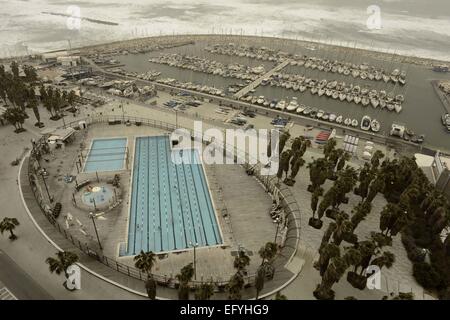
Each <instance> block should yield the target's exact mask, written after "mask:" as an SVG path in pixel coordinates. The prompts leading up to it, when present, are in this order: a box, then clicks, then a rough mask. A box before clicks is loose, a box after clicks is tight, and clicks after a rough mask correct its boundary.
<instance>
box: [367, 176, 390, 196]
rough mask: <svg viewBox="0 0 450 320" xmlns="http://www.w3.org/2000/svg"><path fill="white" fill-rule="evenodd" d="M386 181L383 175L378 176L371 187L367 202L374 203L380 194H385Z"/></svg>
mask: <svg viewBox="0 0 450 320" xmlns="http://www.w3.org/2000/svg"><path fill="white" fill-rule="evenodd" d="M384 184H385V183H384V181H383V177H382V175H381V174H378V176H377V178H375V180H373V181H372V182H371V183H370V185H369V191H368V193H367V197H366V199H365V200H366V201H367V202H372V201H373V199H375V197H376V195H377V194H378V192H383V190H384Z"/></svg>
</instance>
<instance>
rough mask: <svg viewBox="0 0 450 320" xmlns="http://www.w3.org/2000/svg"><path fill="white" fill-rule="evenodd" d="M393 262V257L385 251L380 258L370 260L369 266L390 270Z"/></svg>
mask: <svg viewBox="0 0 450 320" xmlns="http://www.w3.org/2000/svg"><path fill="white" fill-rule="evenodd" d="M394 262H395V256H394V254H393V253H392V252H389V251H385V252H383V254H382V255H381V256H380V257H377V258H375V259H373V260H372V262H371V263H370V264H371V265H375V266H378V267H379V268H380V269H382V268H383V267H386V268H388V269H389V268H391V267H392V265H393V264H394Z"/></svg>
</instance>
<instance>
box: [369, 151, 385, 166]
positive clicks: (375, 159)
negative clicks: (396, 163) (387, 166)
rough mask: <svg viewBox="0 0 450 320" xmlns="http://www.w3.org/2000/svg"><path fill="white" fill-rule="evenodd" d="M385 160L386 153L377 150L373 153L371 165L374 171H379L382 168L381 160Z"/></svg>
mask: <svg viewBox="0 0 450 320" xmlns="http://www.w3.org/2000/svg"><path fill="white" fill-rule="evenodd" d="M383 158H384V153H383V152H381V151H380V150H377V151H375V152H374V153H373V155H372V158H371V159H370V164H371V165H372V169H378V167H379V166H380V160H381V159H383Z"/></svg>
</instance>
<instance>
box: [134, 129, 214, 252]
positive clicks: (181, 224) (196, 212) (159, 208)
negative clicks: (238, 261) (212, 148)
mask: <svg viewBox="0 0 450 320" xmlns="http://www.w3.org/2000/svg"><path fill="white" fill-rule="evenodd" d="M183 152H188V153H190V156H192V157H195V159H196V160H197V161H195V162H194V164H175V163H173V162H172V159H171V149H170V141H169V137H168V136H154V137H138V138H136V142H135V152H134V166H133V181H132V191H131V205H130V220H129V225H128V247H127V253H126V254H127V255H135V254H138V253H139V252H140V251H141V250H144V251H153V252H165V251H174V250H183V249H186V248H189V247H192V245H194V244H195V245H198V246H212V245H218V244H221V243H222V238H221V234H220V230H219V226H218V223H217V219H216V215H215V211H214V208H213V204H212V201H211V196H210V193H209V189H208V185H207V182H206V177H205V173H204V171H203V167H202V165H201V163H200V162H199V161H198V160H199V158H198V152H197V151H196V150H183Z"/></svg>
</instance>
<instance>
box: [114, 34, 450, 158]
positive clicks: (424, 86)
mask: <svg viewBox="0 0 450 320" xmlns="http://www.w3.org/2000/svg"><path fill="white" fill-rule="evenodd" d="M207 44H208V43H206V42H197V43H196V44H194V45H189V46H184V47H179V48H173V49H168V50H164V51H160V52H152V53H150V54H129V55H123V56H116V57H115V58H116V59H117V60H119V61H120V62H121V63H123V64H125V66H124V67H123V68H124V69H126V70H128V71H135V72H139V73H141V72H145V71H147V70H150V69H152V70H158V71H160V72H161V76H160V77H159V78H175V79H177V80H180V81H185V82H195V83H199V84H203V85H209V86H214V87H216V88H220V89H223V90H225V89H226V88H227V86H228V85H230V84H235V83H242V82H243V80H238V79H230V78H223V77H221V76H218V75H209V74H205V73H201V72H194V71H190V70H184V69H180V68H176V67H171V66H167V65H160V64H156V63H150V62H148V59H149V58H150V57H152V56H158V55H159V54H160V53H161V52H164V53H179V54H186V55H196V56H200V57H203V58H206V59H210V60H215V61H219V62H222V63H240V64H244V65H248V66H259V65H264V67H265V69H266V70H267V71H268V70H270V69H271V68H272V67H273V66H274V63H272V62H269V61H262V60H256V59H249V58H244V57H230V56H224V55H218V54H211V53H209V52H207V51H206V50H204V48H205V46H206V45H207ZM210 44H214V43H210ZM247 44H248V45H251V44H250V43H247ZM253 45H255V46H266V47H268V48H271V49H281V50H283V51H286V52H292V53H296V54H305V55H308V56H316V57H323V58H328V59H333V60H335V59H336V60H344V61H349V62H352V63H363V62H367V63H369V64H371V65H375V66H380V67H383V68H384V69H387V70H389V71H392V70H393V69H400V70H405V71H406V72H407V78H406V80H407V83H406V85H405V86H403V87H402V86H399V85H394V84H393V83H388V84H386V83H384V82H383V81H370V80H362V79H360V78H356V79H355V78H353V77H352V76H345V75H340V74H333V73H327V72H321V71H318V70H311V69H306V68H304V67H300V66H287V67H285V68H284V69H283V70H282V72H285V73H296V74H303V75H305V76H308V77H312V78H317V79H327V80H334V79H335V80H338V81H345V82H346V83H347V84H350V83H353V84H354V85H355V84H358V85H360V86H361V87H362V86H367V87H369V88H370V89H376V90H385V91H386V92H394V93H395V94H403V95H404V96H405V102H404V103H403V110H402V112H400V113H396V112H389V111H387V109H380V108H377V109H375V108H373V107H372V106H367V107H364V106H362V105H361V104H359V105H356V104H355V103H348V102H341V101H339V100H333V99H330V98H328V97H326V96H325V95H324V96H322V97H319V96H317V95H312V94H311V93H310V92H309V91H305V92H303V93H301V92H299V91H293V90H289V89H285V88H279V87H270V86H266V87H263V86H259V87H257V88H256V92H255V93H254V94H253V95H258V96H259V95H263V96H265V97H266V98H267V99H278V100H280V99H286V100H289V99H291V98H292V97H293V96H296V97H298V100H299V102H300V103H303V104H305V105H308V106H311V107H317V108H319V109H323V110H325V111H328V112H333V113H336V114H341V115H343V116H344V118H345V117H350V118H356V119H358V121H360V120H361V118H362V117H363V116H364V115H369V116H370V117H372V118H375V119H377V120H379V121H380V122H381V130H380V133H384V134H388V132H389V130H390V128H391V125H392V123H393V122H397V123H402V124H405V125H406V126H407V127H408V128H409V129H410V130H412V131H414V132H415V133H416V134H425V136H426V138H425V145H427V146H430V147H434V148H440V149H442V150H450V134H449V133H447V131H446V129H445V128H444V127H443V126H442V125H441V122H440V121H441V120H440V117H441V115H442V113H443V112H445V109H444V107H443V105H442V103H441V101H440V100H439V97H438V96H437V94H436V93H435V91H434V89H433V87H432V85H431V82H430V80H433V79H449V78H450V75H449V74H443V73H436V72H433V71H432V70H430V68H429V67H424V66H417V65H412V64H406V63H400V62H382V61H379V60H376V59H374V58H372V57H368V56H362V55H361V54H358V55H357V54H355V53H349V52H347V53H345V52H341V53H337V52H333V51H330V50H326V49H317V50H311V49H310V48H309V49H308V48H305V47H303V46H301V45H289V44H288V43H286V45H285V46H283V47H282V48H276V47H273V46H272V45H271V43H267V42H266V43H261V40H257V42H255V43H254V44H253Z"/></svg>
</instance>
